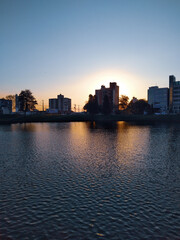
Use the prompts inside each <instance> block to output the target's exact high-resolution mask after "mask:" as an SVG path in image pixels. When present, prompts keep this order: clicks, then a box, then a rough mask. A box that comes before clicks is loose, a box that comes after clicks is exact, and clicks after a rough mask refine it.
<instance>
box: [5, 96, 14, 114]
mask: <svg viewBox="0 0 180 240" xmlns="http://www.w3.org/2000/svg"><path fill="white" fill-rule="evenodd" d="M5 99H6V100H11V101H12V110H13V111H15V110H16V95H7V96H6V98H5Z"/></svg>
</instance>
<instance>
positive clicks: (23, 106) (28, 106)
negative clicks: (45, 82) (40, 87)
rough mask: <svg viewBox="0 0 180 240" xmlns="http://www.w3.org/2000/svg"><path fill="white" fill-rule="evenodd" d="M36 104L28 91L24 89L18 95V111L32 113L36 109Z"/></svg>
mask: <svg viewBox="0 0 180 240" xmlns="http://www.w3.org/2000/svg"><path fill="white" fill-rule="evenodd" d="M36 104H37V101H36V99H35V97H34V96H33V95H32V92H31V91H30V90H28V89H26V90H24V91H21V93H20V94H19V105H20V109H19V110H20V111H24V112H27V111H33V110H35V109H36V107H35V105H36Z"/></svg>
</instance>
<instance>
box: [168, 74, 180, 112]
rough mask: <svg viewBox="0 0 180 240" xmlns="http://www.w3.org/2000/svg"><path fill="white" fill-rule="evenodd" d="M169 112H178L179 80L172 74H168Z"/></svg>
mask: <svg viewBox="0 0 180 240" xmlns="http://www.w3.org/2000/svg"><path fill="white" fill-rule="evenodd" d="M169 112H172V113H180V81H176V78H175V76H174V75H170V76H169Z"/></svg>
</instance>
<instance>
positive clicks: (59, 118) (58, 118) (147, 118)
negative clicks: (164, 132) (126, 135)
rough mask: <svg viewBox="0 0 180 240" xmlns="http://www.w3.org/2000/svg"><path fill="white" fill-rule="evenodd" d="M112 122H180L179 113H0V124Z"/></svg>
mask: <svg viewBox="0 0 180 240" xmlns="http://www.w3.org/2000/svg"><path fill="white" fill-rule="evenodd" d="M87 121H97V122H113V121H115V122H116V121H126V122H135V123H145V124H146V123H156V122H157V123H158V122H160V123H174V122H176V123H180V115H120V114H119V115H107V116H106V115H94V116H92V115H89V114H71V115H59V114H57V115H54V114H52V115H50V114H36V115H28V116H25V115H18V114H17V115H16V114H15V115H1V116H0V124H15V123H31V122H87Z"/></svg>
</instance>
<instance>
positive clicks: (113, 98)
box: [95, 82, 119, 111]
mask: <svg viewBox="0 0 180 240" xmlns="http://www.w3.org/2000/svg"><path fill="white" fill-rule="evenodd" d="M95 95H96V97H97V101H98V105H99V106H102V105H103V102H104V97H105V95H107V96H108V98H109V102H110V104H111V107H112V110H113V111H115V110H118V106H119V86H117V83H116V82H110V86H109V88H106V87H105V86H104V85H102V86H101V89H98V90H95Z"/></svg>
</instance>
